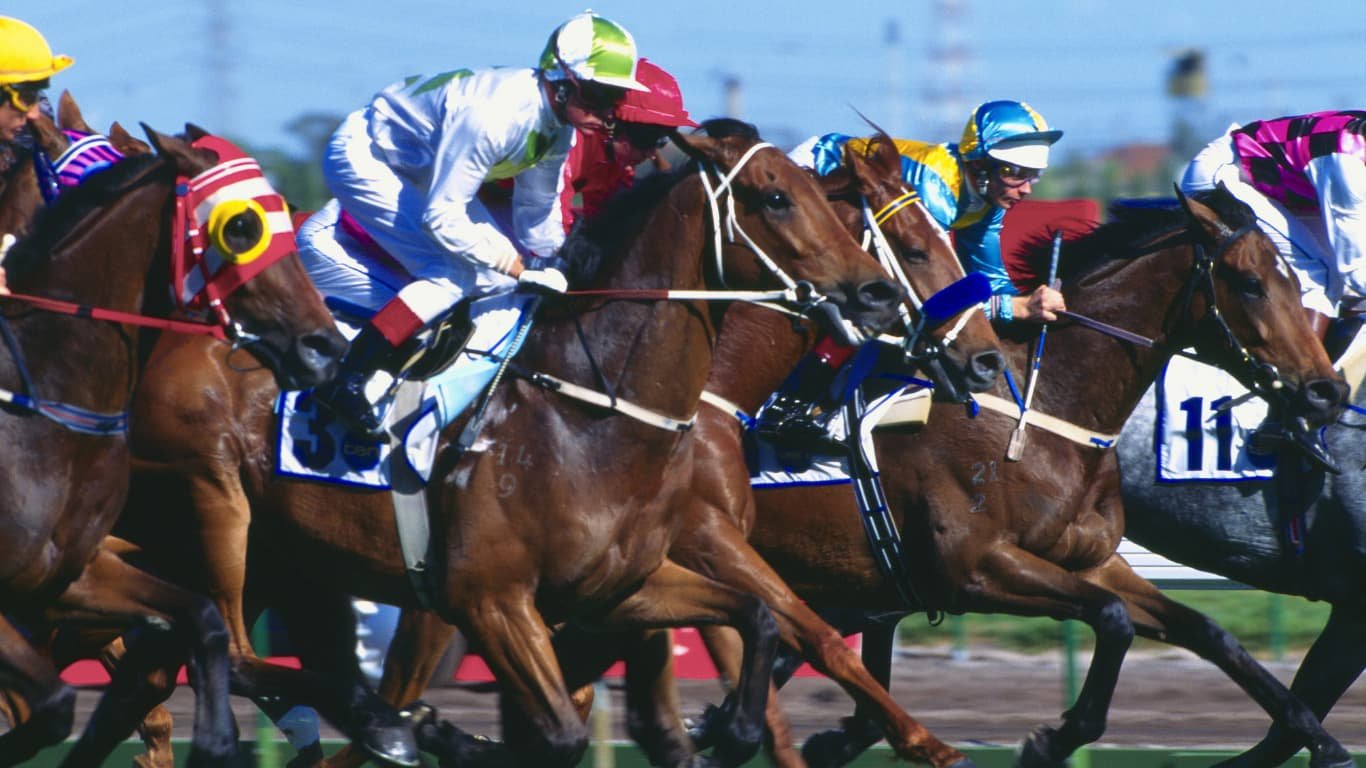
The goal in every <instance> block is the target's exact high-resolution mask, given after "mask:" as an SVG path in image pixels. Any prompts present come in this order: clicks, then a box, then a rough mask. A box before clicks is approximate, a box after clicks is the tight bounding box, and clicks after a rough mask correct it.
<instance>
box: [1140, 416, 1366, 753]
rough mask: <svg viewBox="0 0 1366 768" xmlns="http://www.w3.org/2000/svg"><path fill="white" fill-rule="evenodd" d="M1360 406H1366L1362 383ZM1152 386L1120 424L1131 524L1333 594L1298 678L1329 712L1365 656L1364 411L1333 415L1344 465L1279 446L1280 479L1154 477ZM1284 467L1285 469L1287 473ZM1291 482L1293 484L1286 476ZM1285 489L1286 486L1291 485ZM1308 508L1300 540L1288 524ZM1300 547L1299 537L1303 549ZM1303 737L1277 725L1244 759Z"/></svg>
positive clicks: (1219, 566) (1263, 576)
mask: <svg viewBox="0 0 1366 768" xmlns="http://www.w3.org/2000/svg"><path fill="white" fill-rule="evenodd" d="M1356 406H1357V407H1358V408H1360V407H1363V406H1366V390H1361V389H1359V390H1358V391H1357V397H1356ZM1155 416H1156V407H1155V401H1154V398H1153V397H1152V395H1151V393H1149V395H1146V396H1145V397H1144V399H1143V402H1142V403H1141V404H1140V405H1139V407H1138V409H1137V410H1136V411H1135V412H1134V415H1133V416H1132V417H1130V419H1129V421H1128V423H1127V424H1125V425H1124V431H1123V432H1122V433H1121V434H1120V438H1119V446H1118V451H1119V460H1120V461H1119V464H1120V469H1121V471H1122V475H1121V488H1122V490H1123V498H1124V507H1125V509H1126V510H1127V512H1128V525H1127V527H1126V530H1125V535H1126V536H1128V537H1129V538H1130V539H1132V540H1134V541H1136V542H1138V543H1139V544H1142V545H1143V546H1145V547H1147V548H1148V549H1150V550H1152V551H1154V552H1157V553H1160V554H1162V555H1164V556H1166V557H1168V558H1171V559H1173V560H1177V561H1179V562H1181V563H1185V564H1187V565H1191V566H1194V567H1196V568H1199V569H1201V570H1203V571H1208V572H1210V573H1217V574H1220V575H1222V576H1226V577H1228V578H1230V579H1233V580H1235V581H1238V582H1241V583H1243V584H1246V585H1248V586H1251V587H1254V588H1256V589H1262V590H1266V591H1269V592H1280V593H1283V594H1289V595H1303V596H1305V597H1308V598H1311V599H1314V600H1323V601H1325V602H1327V603H1329V604H1330V605H1331V606H1332V611H1331V613H1330V614H1329V617H1328V623H1327V624H1326V625H1324V627H1323V630H1322V632H1321V633H1320V634H1319V636H1318V638H1317V639H1316V640H1315V641H1314V644H1313V646H1312V647H1311V648H1310V649H1309V653H1308V654H1306V655H1305V657H1304V661H1303V662H1301V664H1300V667H1299V670H1298V671H1297V672H1296V674H1295V679H1294V681H1293V682H1292V683H1291V686H1290V690H1291V692H1293V693H1294V694H1296V695H1297V696H1299V697H1300V698H1301V699H1304V701H1305V703H1306V704H1308V705H1309V707H1310V708H1311V709H1312V710H1313V711H1314V714H1315V716H1316V717H1318V718H1320V719H1322V718H1324V717H1326V716H1327V715H1328V713H1329V712H1330V711H1332V708H1333V705H1334V703H1336V702H1337V700H1338V698H1339V697H1341V696H1342V694H1343V692H1344V691H1346V690H1347V689H1348V688H1349V687H1350V686H1351V685H1352V683H1353V682H1354V681H1355V680H1356V679H1357V678H1358V677H1359V676H1360V675H1361V671H1362V668H1363V667H1366V595H1363V593H1362V590H1361V585H1362V584H1363V583H1366V487H1364V486H1363V482H1364V481H1366V479H1364V478H1366V476H1364V475H1363V473H1362V471H1361V470H1362V468H1363V467H1366V432H1364V431H1363V430H1362V426H1363V419H1362V417H1361V412H1360V411H1357V412H1356V413H1351V414H1347V415H1345V416H1344V417H1343V420H1342V423H1340V424H1338V425H1335V426H1332V427H1329V428H1328V431H1327V433H1326V440H1327V444H1328V448H1329V451H1330V452H1331V453H1332V456H1333V457H1334V459H1335V460H1336V461H1337V462H1338V463H1339V465H1340V466H1341V467H1342V468H1343V472H1342V473H1341V474H1335V475H1328V476H1325V474H1324V472H1323V470H1322V469H1318V468H1314V469H1305V468H1301V467H1299V466H1297V464H1291V463H1287V462H1298V461H1299V457H1298V456H1296V455H1295V454H1294V453H1293V452H1288V453H1283V454H1282V455H1281V456H1280V457H1279V459H1280V460H1279V462H1278V466H1279V467H1283V468H1288V469H1281V470H1278V477H1277V479H1276V480H1255V481H1248V482H1240V483H1237V484H1230V483H1192V484H1183V485H1172V484H1166V483H1156V482H1154V478H1155V477H1156V458H1155V455H1154V451H1153V434H1154V431H1155V430H1154V427H1155V423H1154V420H1155ZM1281 472H1285V473H1286V474H1287V475H1288V476H1286V477H1280V476H1279V473H1281ZM1287 484H1289V485H1290V487H1289V488H1287V487H1285V486H1286V485H1287ZM1287 491H1289V492H1288V493H1287ZM1301 515H1303V522H1306V523H1307V525H1306V526H1305V527H1304V529H1303V531H1302V532H1301V533H1300V542H1301V543H1300V544H1299V545H1298V546H1297V545H1296V544H1295V542H1294V541H1293V540H1292V539H1291V538H1290V537H1289V535H1288V534H1287V526H1288V524H1289V523H1290V522H1291V521H1292V520H1294V519H1296V518H1297V517H1299V516H1301ZM1301 547H1302V549H1301ZM1298 749H1299V745H1298V744H1297V743H1296V742H1295V740H1294V739H1293V738H1291V737H1290V734H1288V733H1286V732H1285V730H1284V729H1282V728H1280V727H1277V726H1273V727H1272V728H1271V730H1270V731H1269V732H1268V733H1267V735H1266V737H1265V738H1264V739H1263V740H1262V742H1261V743H1259V744H1258V745H1256V747H1254V748H1253V749H1251V750H1250V751H1249V752H1248V753H1246V754H1245V755H1243V756H1241V757H1240V760H1239V762H1238V764H1239V765H1247V766H1275V765H1282V764H1283V763H1284V762H1285V761H1286V760H1288V759H1289V758H1290V756H1291V755H1292V754H1294V753H1295V752H1296V751H1297V750H1298Z"/></svg>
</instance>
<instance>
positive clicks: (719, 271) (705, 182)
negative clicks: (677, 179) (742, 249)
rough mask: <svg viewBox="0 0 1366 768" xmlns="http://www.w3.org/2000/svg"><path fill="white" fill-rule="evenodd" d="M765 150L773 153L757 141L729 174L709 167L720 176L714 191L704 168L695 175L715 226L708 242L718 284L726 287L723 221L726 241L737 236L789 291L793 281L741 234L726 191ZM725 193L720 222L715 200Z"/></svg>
mask: <svg viewBox="0 0 1366 768" xmlns="http://www.w3.org/2000/svg"><path fill="white" fill-rule="evenodd" d="M765 148H768V149H774V151H777V150H776V148H774V147H773V145H772V144H769V143H768V142H766V141H761V142H759V143H757V144H755V145H754V146H752V147H750V148H749V149H748V150H746V151H745V153H744V154H743V155H741V156H740V159H739V160H738V161H736V163H735V165H734V166H733V167H732V168H731V169H730V173H727V174H726V175H724V176H722V175H721V173H720V171H719V170H717V169H715V168H713V169H712V170H713V171H715V172H716V174H717V176H719V177H720V181H719V183H718V184H717V185H716V187H714V188H713V187H712V184H711V179H710V178H709V177H708V176H707V170H708V169H707V167H705V166H704V167H701V168H699V169H698V175H699V176H701V178H702V187H703V188H704V189H706V190H707V202H708V203H709V205H710V207H711V218H712V221H713V222H714V223H715V225H716V227H715V236H714V238H715V239H714V240H713V243H712V251H713V253H714V254H715V256H716V276H717V279H718V280H720V281H721V284H722V285H725V284H726V273H725V269H724V267H723V266H722V263H721V226H722V222H723V221H724V222H725V228H726V241H727V242H730V243H734V242H735V236H736V234H737V233H738V234H739V236H740V239H741V240H742V241H744V243H745V245H746V246H748V247H749V249H750V250H751V251H753V252H754V255H755V256H758V257H759V261H761V262H763V264H764V266H765V267H767V268H768V271H769V272H772V273H773V274H774V275H775V276H777V278H778V280H779V281H781V282H782V284H783V287H785V288H788V289H793V288H796V287H797V281H795V280H793V279H792V278H791V277H790V276H789V275H788V274H787V273H786V272H784V271H783V269H782V267H779V266H778V264H777V262H775V261H774V260H773V259H771V258H769V255H768V254H767V253H764V249H762V248H760V247H759V245H758V243H755V242H754V240H752V239H751V238H750V236H749V235H748V234H746V233H745V230H744V229H743V228H742V227H741V226H740V222H739V221H737V220H736V218H735V194H734V192H733V191H732V190H731V188H730V185H731V182H732V181H734V179H735V177H736V176H737V175H739V173H740V171H741V169H743V168H744V167H745V163H748V162H749V160H750V158H752V157H754V154H755V153H756V152H758V151H759V150H761V149H765ZM727 192H731V194H730V195H728V196H727V197H726V216H725V218H724V219H722V217H721V211H720V207H719V205H718V200H720V198H721V196H722V195H724V194H726V193H727Z"/></svg>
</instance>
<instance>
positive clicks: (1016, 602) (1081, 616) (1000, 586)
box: [958, 544, 1134, 768]
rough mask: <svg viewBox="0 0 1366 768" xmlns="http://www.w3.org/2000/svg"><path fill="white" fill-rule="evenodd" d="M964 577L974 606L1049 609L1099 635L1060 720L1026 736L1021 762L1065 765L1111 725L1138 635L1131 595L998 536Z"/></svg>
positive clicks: (1028, 612) (964, 596) (966, 603)
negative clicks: (1122, 670) (1072, 699)
mask: <svg viewBox="0 0 1366 768" xmlns="http://www.w3.org/2000/svg"><path fill="white" fill-rule="evenodd" d="M975 565H976V567H975V568H974V569H972V570H971V571H970V572H969V573H968V574H967V575H966V576H965V577H964V578H962V579H961V580H960V583H962V584H965V585H971V589H962V590H961V592H960V594H959V595H958V601H959V603H960V604H961V605H962V606H963V607H964V608H965V609H966V610H969V611H972V612H974V613H1011V614H1014V615H1017V616H1048V617H1050V618H1053V619H1057V620H1059V621H1062V620H1065V619H1074V620H1077V621H1081V622H1085V623H1086V625H1087V626H1089V627H1091V631H1092V632H1094V633H1095V636H1096V647H1095V652H1094V653H1093V654H1092V656H1091V666H1090V668H1089V669H1087V671H1086V678H1085V680H1084V682H1083V683H1082V686H1081V691H1080V692H1079V693H1078V694H1077V700H1076V702H1075V703H1073V705H1072V707H1071V708H1070V709H1068V710H1067V711H1066V712H1063V714H1062V725H1061V726H1060V727H1058V728H1053V727H1050V726H1040V727H1038V728H1036V729H1035V730H1034V732H1033V733H1031V734H1030V735H1029V736H1028V737H1026V739H1025V742H1024V745H1023V747H1022V749H1021V752H1020V756H1019V760H1018V761H1017V763H1016V765H1017V766H1022V767H1023V768H1031V767H1032V766H1050V768H1051V767H1052V766H1060V765H1062V764H1063V761H1064V760H1065V759H1066V758H1067V756H1068V755H1071V754H1072V753H1073V752H1075V751H1076V750H1077V748H1078V747H1081V746H1082V745H1084V744H1089V743H1091V742H1093V741H1096V740H1097V739H1099V738H1100V737H1101V736H1102V735H1104V733H1105V726H1106V718H1107V717H1108V716H1109V712H1110V701H1111V699H1112V698H1113V697H1114V693H1115V685H1116V684H1117V683H1118V681H1119V670H1120V666H1121V665H1122V664H1123V663H1124V656H1125V654H1127V653H1128V651H1129V646H1130V645H1131V644H1132V643H1133V639H1134V627H1133V623H1132V622H1131V621H1130V619H1129V614H1128V611H1127V610H1126V609H1125V604H1124V600H1122V599H1121V598H1120V597H1119V596H1118V595H1116V594H1115V593H1113V592H1111V591H1109V590H1107V589H1103V588H1101V587H1099V586H1097V585H1095V584H1091V583H1088V582H1086V581H1084V580H1083V579H1082V578H1080V577H1079V576H1078V575H1077V574H1074V573H1072V572H1070V571H1068V570H1065V569H1064V568H1062V567H1061V566H1058V565H1056V564H1054V563H1052V562H1049V561H1047V560H1044V559H1042V558H1040V557H1038V556H1036V555H1034V554H1032V553H1030V552H1027V551H1025V550H1023V549H1020V548H1018V547H1014V546H1010V545H1006V544H997V545H996V546H995V547H994V548H993V549H991V550H989V551H987V552H985V553H982V554H981V556H980V557H979V558H978V559H977V561H976V563H975Z"/></svg>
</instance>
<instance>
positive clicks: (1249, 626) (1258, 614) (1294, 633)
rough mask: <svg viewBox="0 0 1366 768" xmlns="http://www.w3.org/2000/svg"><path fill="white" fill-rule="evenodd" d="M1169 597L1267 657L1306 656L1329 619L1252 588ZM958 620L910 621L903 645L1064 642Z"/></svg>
mask: <svg viewBox="0 0 1366 768" xmlns="http://www.w3.org/2000/svg"><path fill="white" fill-rule="evenodd" d="M1167 594H1168V595H1169V596H1171V597H1172V598H1174V599H1176V600H1178V601H1179V602H1181V603H1183V604H1185V605H1187V606H1190V607H1191V608H1194V609H1195V610H1197V611H1200V612H1201V613H1203V614H1205V615H1207V616H1209V617H1210V618H1212V619H1214V620H1215V621H1216V622H1218V624H1219V625H1220V626H1222V627H1223V628H1224V629H1226V630H1228V631H1229V632H1232V633H1233V636H1234V637H1236V638H1238V640H1239V641H1240V642H1241V643H1242V644H1243V646H1244V647H1246V648H1247V649H1248V650H1249V651H1251V652H1252V653H1253V654H1255V655H1258V656H1263V657H1265V656H1271V655H1275V653H1276V652H1277V651H1278V650H1279V649H1281V648H1283V649H1284V650H1286V651H1289V652H1292V653H1293V652H1300V651H1303V650H1304V649H1306V648H1308V647H1309V644H1310V643H1312V642H1313V641H1314V638H1315V637H1317V636H1318V634H1319V631H1320V630H1321V629H1322V628H1323V625H1324V623H1325V622H1326V621H1327V620H1328V611H1329V606H1328V604H1327V603H1321V602H1312V601H1309V600H1306V599H1304V598H1300V597H1290V596H1286V595H1272V594H1270V593H1267V592H1258V591H1255V590H1249V589H1231V590H1226V589H1221V590H1173V591H1170V592H1168V593H1167ZM1278 603H1279V606H1278ZM1278 611H1279V620H1277V619H1276V614H1277V612H1278ZM959 620H960V618H959V617H953V616H950V617H948V619H946V620H945V621H944V623H943V624H941V625H939V626H938V627H931V626H929V624H928V622H926V621H925V616H924V615H923V614H917V615H915V616H911V617H910V618H908V619H906V620H905V621H903V622H901V626H900V627H899V632H900V635H901V642H902V643H907V644H913V645H931V646H933V645H945V646H951V645H954V644H955V643H956V642H958V638H959V637H960V636H965V638H966V644H967V647H969V648H983V647H993V648H1002V649H1006V650H1012V651H1044V650H1051V649H1054V648H1057V647H1058V645H1059V643H1060V642H1061V639H1060V638H1061V637H1062V625H1061V624H1060V623H1059V622H1056V621H1053V620H1052V619H1029V618H1021V617H1018V616H1008V615H1005V614H969V615H967V616H964V617H961V621H963V622H964V623H963V625H962V626H955V622H956V621H959ZM1278 628H1279V636H1278V634H1277V633H1278ZM1076 637H1077V640H1078V643H1079V645H1080V647H1082V648H1089V647H1091V645H1092V641H1093V639H1094V638H1093V636H1092V634H1091V631H1090V629H1089V628H1088V627H1086V626H1085V625H1081V624H1078V625H1077V631H1076ZM1162 647H1165V646H1164V645H1163V644H1161V643H1157V642H1155V641H1150V640H1144V639H1141V638H1140V639H1138V640H1136V641H1135V642H1134V648H1135V649H1136V650H1137V649H1157V648H1162Z"/></svg>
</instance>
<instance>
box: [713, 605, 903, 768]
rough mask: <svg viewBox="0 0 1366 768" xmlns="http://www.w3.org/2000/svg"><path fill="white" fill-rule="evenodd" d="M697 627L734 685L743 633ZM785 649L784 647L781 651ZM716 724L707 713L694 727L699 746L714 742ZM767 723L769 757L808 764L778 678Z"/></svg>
mask: <svg viewBox="0 0 1366 768" xmlns="http://www.w3.org/2000/svg"><path fill="white" fill-rule="evenodd" d="M697 631H698V634H699V635H701V636H702V642H703V643H705V644H706V646H707V653H708V654H709V655H710V656H711V658H712V663H713V664H715V665H716V671H717V673H719V674H720V676H721V681H722V683H723V684H725V686H726V689H727V690H730V689H732V688H734V687H735V684H736V681H737V680H738V679H739V677H740V672H741V667H740V659H741V655H742V653H743V650H744V644H743V642H742V641H741V639H740V636H739V635H738V634H736V632H735V630H733V629H731V628H730V627H698V628H697ZM782 650H783V649H780V652H781V651H782ZM714 725H715V724H714V723H712V722H711V718H710V717H708V716H703V717H702V718H701V720H700V721H699V722H698V724H697V725H696V726H695V727H694V729H693V738H694V739H695V741H696V743H697V746H698V748H705V745H710V744H711V742H712V739H713V738H714V727H713V726H714ZM764 726H765V727H766V732H765V735H764V750H765V751H766V752H767V753H768V757H769V760H770V761H772V763H773V764H774V765H776V766H779V768H804V766H806V760H805V759H803V758H802V754H801V751H800V750H799V749H797V745H796V743H795V742H794V738H793V736H792V724H791V723H789V722H788V720H787V715H785V714H783V709H782V702H781V700H780V699H779V697H778V686H777V684H776V682H775V683H773V684H771V685H770V687H769V689H768V704H767V706H765V708H764ZM879 738H881V735H880V734H879Z"/></svg>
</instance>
